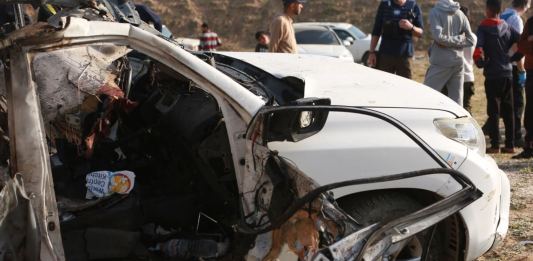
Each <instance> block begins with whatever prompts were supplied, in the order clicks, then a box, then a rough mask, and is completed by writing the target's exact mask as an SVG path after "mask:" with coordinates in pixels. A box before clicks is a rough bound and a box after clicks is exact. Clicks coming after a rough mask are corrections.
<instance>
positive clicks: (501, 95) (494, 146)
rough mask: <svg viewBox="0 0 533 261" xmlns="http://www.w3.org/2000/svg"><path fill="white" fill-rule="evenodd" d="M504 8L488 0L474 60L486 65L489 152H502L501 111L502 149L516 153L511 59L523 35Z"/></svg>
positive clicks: (504, 151) (479, 65) (480, 65)
mask: <svg viewBox="0 0 533 261" xmlns="http://www.w3.org/2000/svg"><path fill="white" fill-rule="evenodd" d="M501 8H502V3H501V1H500V0H487V7H486V10H485V15H486V19H485V20H483V21H481V24H480V25H479V27H478V31H477V37H478V43H477V46H476V50H475V52H474V61H475V62H476V65H478V67H480V68H483V75H485V93H486V95H487V115H488V120H487V124H486V126H487V129H488V131H489V137H490V140H491V141H490V143H491V148H488V149H487V152H488V153H499V152H500V128H499V121H500V113H501V116H502V118H503V122H504V124H505V148H502V149H501V152H502V153H514V114H513V93H512V76H513V67H512V65H511V61H512V60H513V59H511V58H509V55H508V53H509V50H510V49H511V48H512V47H513V45H514V44H516V43H517V42H518V40H519V38H520V35H519V34H518V33H517V32H516V31H515V30H512V29H511V27H510V26H509V25H508V24H507V23H506V22H505V21H504V20H502V19H500V18H499V14H500V13H501Z"/></svg>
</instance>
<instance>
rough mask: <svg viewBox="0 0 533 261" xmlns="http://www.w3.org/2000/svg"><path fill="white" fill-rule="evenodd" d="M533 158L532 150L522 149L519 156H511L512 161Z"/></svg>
mask: <svg viewBox="0 0 533 261" xmlns="http://www.w3.org/2000/svg"><path fill="white" fill-rule="evenodd" d="M531 158H533V149H524V151H522V152H520V154H518V155H515V156H513V159H531Z"/></svg>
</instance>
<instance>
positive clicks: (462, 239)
mask: <svg viewBox="0 0 533 261" xmlns="http://www.w3.org/2000/svg"><path fill="white" fill-rule="evenodd" d="M398 193H399V194H402V195H405V196H407V197H409V198H411V199H412V200H414V201H416V203H418V204H421V205H423V206H428V205H431V204H433V203H435V202H437V201H438V200H440V199H442V196H440V195H439V194H437V193H435V192H434V191H428V190H423V189H415V188H389V189H382V190H369V191H359V192H355V193H352V194H348V195H344V196H342V197H339V198H337V199H336V200H337V202H338V204H339V206H340V207H341V208H343V209H344V207H343V204H346V203H347V201H348V200H350V199H354V198H358V197H365V196H369V195H380V194H398ZM442 222H446V226H448V227H449V228H451V229H450V236H451V239H450V240H448V242H446V245H447V246H446V247H447V250H449V251H452V252H454V251H455V253H453V254H454V255H455V258H456V259H454V260H465V257H466V253H467V252H468V251H467V250H468V247H469V245H468V242H469V234H468V228H467V226H466V223H465V221H464V219H463V216H462V215H461V213H460V212H458V213H456V214H454V215H452V216H450V217H448V218H447V219H446V220H444V221H442Z"/></svg>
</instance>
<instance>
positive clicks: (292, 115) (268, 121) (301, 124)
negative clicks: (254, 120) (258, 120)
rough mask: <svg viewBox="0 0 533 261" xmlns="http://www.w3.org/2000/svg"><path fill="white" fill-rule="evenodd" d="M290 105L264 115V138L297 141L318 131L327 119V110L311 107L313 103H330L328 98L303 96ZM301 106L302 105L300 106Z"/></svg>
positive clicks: (269, 140) (270, 140)
mask: <svg viewBox="0 0 533 261" xmlns="http://www.w3.org/2000/svg"><path fill="white" fill-rule="evenodd" d="M293 105H294V108H291V106H289V107H287V108H285V109H283V110H279V111H273V112H270V113H269V114H268V115H266V117H265V122H264V126H265V130H266V131H265V134H266V135H265V138H266V140H267V141H268V142H272V141H291V142H298V141H301V140H303V139H306V138H309V137H311V136H313V135H315V134H317V133H318V132H320V131H321V130H322V129H323V128H324V125H325V124H326V121H327V119H328V115H329V110H324V109H312V108H310V106H313V105H331V100H330V99H318V98H304V99H300V100H296V101H295V102H294V104H293ZM302 106H303V107H302Z"/></svg>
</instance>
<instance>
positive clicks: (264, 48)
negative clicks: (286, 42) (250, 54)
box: [255, 31, 270, 53]
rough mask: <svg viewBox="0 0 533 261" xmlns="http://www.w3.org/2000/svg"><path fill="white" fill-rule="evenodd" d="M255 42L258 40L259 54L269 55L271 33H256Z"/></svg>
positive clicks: (256, 48)
mask: <svg viewBox="0 0 533 261" xmlns="http://www.w3.org/2000/svg"><path fill="white" fill-rule="evenodd" d="M255 40H257V45H256V46H255V51H256V52H259V53H268V45H269V44H270V33H268V32H265V31H259V32H257V33H255Z"/></svg>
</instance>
